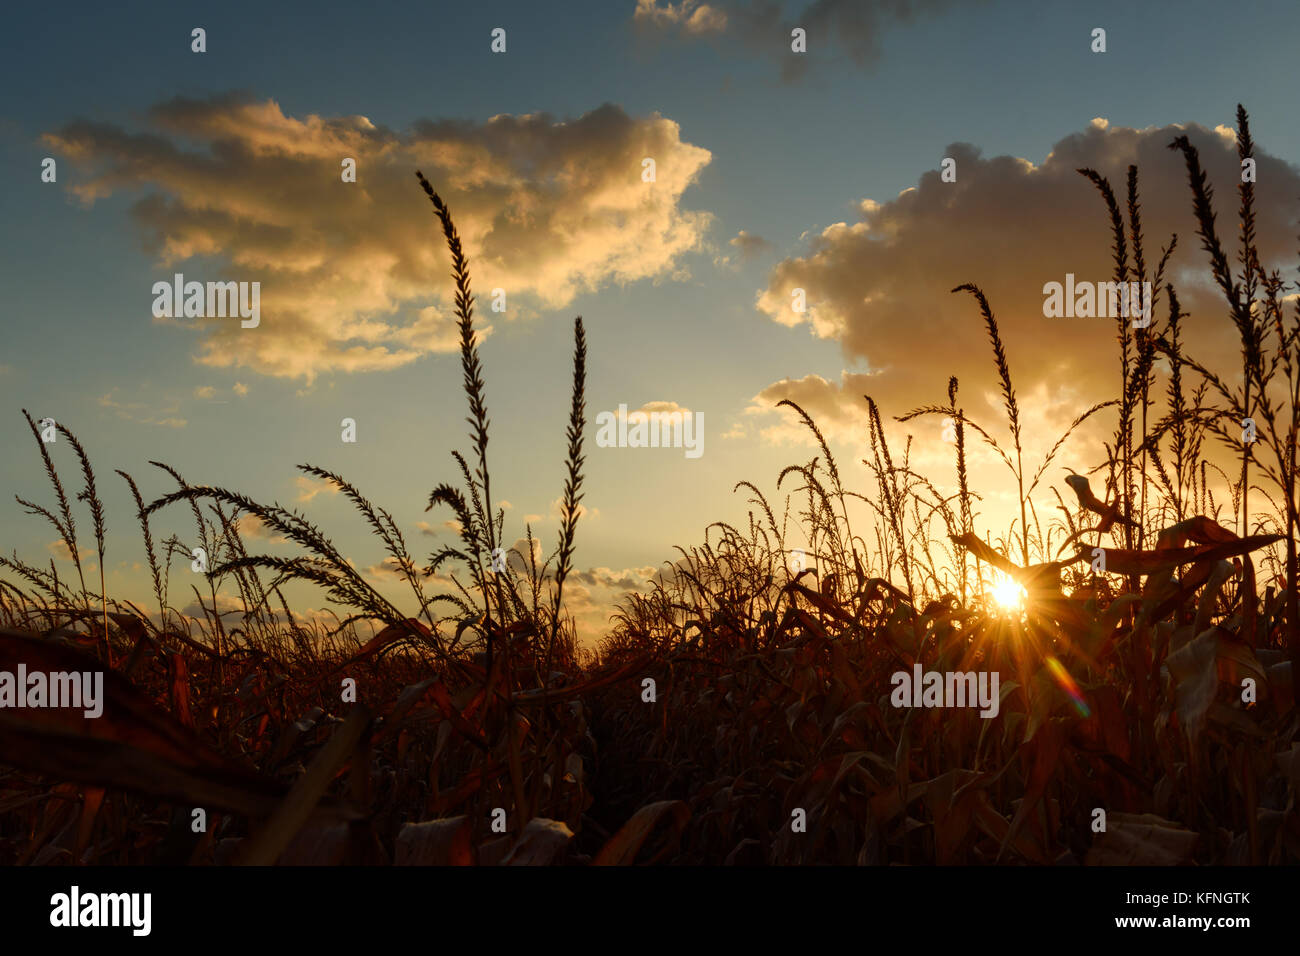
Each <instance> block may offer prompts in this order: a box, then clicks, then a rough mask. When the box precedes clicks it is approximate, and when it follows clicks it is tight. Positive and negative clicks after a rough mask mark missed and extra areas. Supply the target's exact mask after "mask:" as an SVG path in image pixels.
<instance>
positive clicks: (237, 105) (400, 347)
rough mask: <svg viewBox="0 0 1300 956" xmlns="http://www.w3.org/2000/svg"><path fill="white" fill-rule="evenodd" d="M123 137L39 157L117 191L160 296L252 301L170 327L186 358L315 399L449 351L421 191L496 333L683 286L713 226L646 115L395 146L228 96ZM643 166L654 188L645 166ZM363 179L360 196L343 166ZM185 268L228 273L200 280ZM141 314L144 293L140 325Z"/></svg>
mask: <svg viewBox="0 0 1300 956" xmlns="http://www.w3.org/2000/svg"><path fill="white" fill-rule="evenodd" d="M148 118H149V121H150V123H151V124H152V126H153V130H152V131H150V132H135V131H128V130H125V129H122V128H120V127H117V126H113V125H109V124H105V123H100V122H94V121H90V120H77V121H74V122H72V123H69V124H68V125H66V126H64V127H63V128H62V129H60V130H58V131H56V132H51V133H47V134H46V135H45V137H44V142H45V143H46V144H47V146H48V147H49V148H50V149H52V150H54V151H56V152H57V153H59V154H61V155H62V156H63V157H64V158H65V160H66V161H68V162H70V163H72V164H73V165H74V166H76V167H77V168H78V170H79V173H80V178H79V180H78V181H77V185H75V186H73V187H71V188H72V191H73V192H74V194H75V195H76V196H77V197H78V198H79V199H80V200H82V201H83V202H84V203H85V204H87V205H90V204H93V203H94V202H96V201H97V200H99V199H102V198H105V197H108V196H111V195H114V194H116V193H120V192H131V193H140V192H143V193H144V195H142V196H141V197H140V198H139V199H137V200H136V202H135V203H134V205H133V206H132V207H131V212H132V216H133V217H134V219H135V221H136V223H137V224H138V226H139V227H140V228H141V230H142V233H143V237H144V247H145V249H146V251H147V252H148V253H150V254H151V255H153V256H154V257H155V259H156V262H157V266H158V270H159V275H158V278H159V279H167V280H170V279H171V276H172V274H173V273H174V272H184V273H185V275H186V279H187V280H191V281H192V280H200V281H210V280H216V279H218V278H224V279H233V280H237V281H249V282H252V281H257V282H260V283H261V287H260V288H261V301H260V309H261V323H260V325H259V326H258V327H257V328H256V329H244V328H241V327H240V324H239V323H238V322H232V321H231V320H229V319H219V318H218V319H182V320H171V321H173V322H175V321H179V322H181V323H183V324H189V323H193V325H194V328H195V329H196V331H197V333H198V335H199V341H198V343H197V350H198V352H197V355H196V359H197V361H199V362H200V363H202V364H204V365H208V366H213V367H235V368H248V369H252V370H254V371H256V372H259V373H261V374H264V375H272V376H280V377H285V378H291V379H301V380H305V381H306V382H307V383H310V382H311V381H312V380H314V378H315V377H316V376H318V375H320V374H323V373H342V372H362V371H382V370H385V369H392V368H396V367H398V366H402V365H407V364H409V363H411V362H413V361H415V360H417V359H418V358H420V357H421V356H424V355H429V354H433V353H437V352H443V351H449V350H452V349H454V348H456V338H455V326H454V320H453V317H452V314H451V312H452V291H453V290H452V288H451V284H450V280H449V279H448V265H447V250H446V247H445V245H444V243H443V241H442V236H441V231H440V230H439V228H438V227H437V222H436V219H435V218H434V216H433V211H432V209H431V207H430V206H429V204H428V200H427V199H425V197H424V196H423V195H422V194H421V192H420V190H419V188H418V185H417V183H416V182H415V177H414V175H413V173H414V171H415V170H416V169H420V170H422V171H423V172H424V173H425V175H426V176H427V177H428V179H429V181H430V182H431V183H432V184H433V185H434V187H435V188H436V189H437V190H438V191H439V192H440V194H441V195H442V196H443V198H444V199H445V200H446V201H447V203H448V205H449V206H450V208H451V210H452V213H453V215H454V216H455V220H456V225H457V228H458V230H459V232H460V234H461V237H462V239H463V241H464V243H465V247H466V250H467V254H468V255H469V257H470V259H471V262H472V264H473V276H474V280H475V288H476V289H478V290H480V292H482V293H485V294H486V293H488V292H490V290H492V289H495V288H500V289H503V290H505V291H506V292H507V306H508V309H509V311H508V312H507V313H505V315H506V316H507V317H514V316H518V315H521V314H525V313H527V312H529V311H530V309H529V303H532V304H533V305H535V306H540V307H545V308H547V309H558V308H561V307H563V306H565V305H567V304H568V303H569V302H571V301H572V300H573V299H574V298H575V297H576V296H577V295H579V294H580V293H584V292H588V291H592V290H595V289H597V288H600V287H602V286H605V285H608V284H610V283H626V282H633V281H636V280H640V279H647V278H656V277H662V276H678V275H681V274H682V271H683V266H682V264H681V262H680V260H681V258H682V257H683V255H684V254H686V253H688V252H690V251H692V250H695V249H697V248H699V247H701V246H702V244H703V237H704V233H705V231H706V230H707V228H708V226H709V223H710V221H711V220H710V216H709V215H708V214H707V213H704V212H698V211H690V210H686V209H683V208H682V207H681V198H682V193H683V192H684V191H685V190H686V189H687V187H688V186H690V185H691V184H692V183H693V182H695V180H696V178H697V176H698V174H699V173H700V171H701V169H703V167H704V166H705V165H706V164H707V163H708V162H709V160H710V154H709V152H708V151H707V150H704V149H701V148H699V147H697V146H693V145H691V144H690V143H686V142H683V141H682V139H681V136H680V130H679V127H678V125H677V124H676V123H675V122H673V121H672V120H670V119H667V118H665V117H663V116H661V115H659V114H657V113H654V114H651V115H649V116H645V117H633V116H629V115H628V114H627V113H625V112H624V111H623V110H622V109H620V108H619V107H617V106H614V105H610V104H606V105H604V106H601V107H599V108H597V109H594V110H591V111H590V112H588V113H585V114H583V115H582V116H579V117H577V118H570V119H557V118H555V117H552V116H550V115H547V114H544V113H531V114H527V115H519V116H513V115H505V114H502V115H498V116H494V117H492V118H491V119H489V120H487V121H486V122H482V123H473V122H467V121H459V120H428V119H422V120H418V121H416V122H414V123H413V124H411V126H410V127H409V128H407V129H405V130H391V129H387V128H384V127H380V126H376V125H375V124H373V123H371V122H370V120H368V119H366V118H365V117H364V116H318V115H315V114H310V115H306V116H293V115H286V114H285V113H284V111H283V110H282V109H281V107H280V106H279V104H278V103H276V102H275V101H274V100H269V99H268V100H255V99H252V98H251V97H248V96H246V95H241V94H223V95H215V96H213V97H211V98H209V99H206V100H196V99H184V98H178V99H173V100H171V101H168V102H165V103H162V104H159V105H157V106H155V107H154V108H153V109H152V110H151V111H150V112H149V114H148ZM646 157H650V158H653V159H654V160H655V164H656V178H655V181H654V182H653V183H645V182H643V181H642V179H641V174H642V159H644V158H646ZM345 158H351V159H354V160H355V161H356V171H357V172H356V179H357V181H356V182H355V183H345V182H343V181H342V180H341V175H340V173H341V170H342V167H341V163H342V162H343V160H344V159H345ZM198 257H203V258H204V259H216V260H218V261H220V262H223V263H224V265H223V266H222V267H221V268H220V269H219V270H217V271H219V272H220V275H215V274H211V273H202V272H201V270H200V269H199V266H198V265H197V263H195V262H194V260H195V259H197V258H198ZM151 304H152V297H151V295H150V291H149V290H148V289H141V292H140V309H141V312H142V313H144V312H145V310H147V309H149V308H150V305H151Z"/></svg>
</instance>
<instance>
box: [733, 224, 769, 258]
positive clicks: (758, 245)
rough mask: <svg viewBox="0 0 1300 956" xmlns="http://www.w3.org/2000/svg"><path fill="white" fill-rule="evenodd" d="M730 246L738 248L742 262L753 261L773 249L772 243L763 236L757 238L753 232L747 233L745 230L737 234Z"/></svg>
mask: <svg viewBox="0 0 1300 956" xmlns="http://www.w3.org/2000/svg"><path fill="white" fill-rule="evenodd" d="M730 244H731V245H733V246H735V247H736V250H737V251H738V252H739V253H740V258H741V259H742V260H746V259H753V258H755V257H756V256H760V255H762V254H763V253H765V252H767V251H769V250H770V249H772V243H770V242H768V241H767V240H766V239H764V238H763V237H762V236H756V235H754V234H753V233H752V232H746V231H745V230H744V229H742V230H740V232H738V233H736V236H735V238H734V239H732V240H731V241H730Z"/></svg>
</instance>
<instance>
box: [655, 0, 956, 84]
mask: <svg viewBox="0 0 1300 956" xmlns="http://www.w3.org/2000/svg"><path fill="white" fill-rule="evenodd" d="M952 6H955V2H954V0H813V2H811V3H808V2H795V3H786V2H784V0H730V2H719V3H715V4H712V5H709V4H697V3H696V2H694V0H685V2H682V3H679V4H676V5H674V4H672V3H670V2H664V3H663V4H662V5H661V4H660V3H658V2H656V0H637V5H636V10H635V11H634V13H633V15H632V19H633V22H634V23H635V24H636V25H637V26H638V27H640V28H642V29H644V30H653V31H654V32H656V33H659V34H662V35H668V34H677V35H680V36H683V37H687V38H695V37H700V36H704V35H709V34H718V35H725V36H727V37H729V38H731V40H732V41H733V46H735V47H739V48H741V49H743V51H744V52H745V54H746V55H752V54H753V53H755V52H757V53H761V54H766V55H768V56H770V57H771V58H772V59H773V60H775V61H776V62H777V63H779V64H780V68H781V78H782V79H783V80H785V81H786V82H790V81H794V80H798V79H800V78H802V77H803V76H804V75H806V74H807V73H808V71H809V69H810V68H811V67H812V66H813V65H815V64H824V63H828V62H833V61H834V60H837V59H847V60H848V61H849V62H851V63H852V64H853V65H854V66H855V67H857V68H858V69H870V68H871V67H872V66H874V65H875V63H876V61H877V60H879V58H880V52H881V49H882V46H881V38H882V36H883V35H884V34H885V33H887V32H888V31H889V30H890V29H891V28H893V27H895V26H896V25H898V24H904V23H908V22H910V21H912V20H914V19H916V18H917V17H920V16H926V15H932V14H937V13H940V12H942V11H943V10H945V9H946V8H948V7H952ZM706 11H707V13H706ZM796 27H798V28H801V29H803V31H804V34H805V39H806V51H805V52H803V53H796V52H794V51H793V50H792V48H791V43H792V37H791V31H792V30H794V29H795V28H796Z"/></svg>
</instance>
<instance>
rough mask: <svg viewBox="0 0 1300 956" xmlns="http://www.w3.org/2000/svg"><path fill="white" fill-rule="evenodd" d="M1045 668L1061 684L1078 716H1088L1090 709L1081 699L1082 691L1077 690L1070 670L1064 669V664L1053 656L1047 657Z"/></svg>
mask: <svg viewBox="0 0 1300 956" xmlns="http://www.w3.org/2000/svg"><path fill="white" fill-rule="evenodd" d="M1047 669H1048V670H1049V671H1051V672H1052V677H1054V678H1055V679H1056V682H1057V683H1058V684H1060V685H1061V690H1063V691H1065V692H1066V694H1068V695H1069V697H1070V703H1072V704H1074V709H1075V710H1077V711H1078V712H1079V716H1080V717H1088V716H1089V715H1091V714H1092V709H1091V708H1090V707H1089V706H1088V704H1087V703H1086V702H1085V701H1084V699H1083V693H1082V692H1081V691H1080V690H1079V685H1078V684H1077V683H1075V680H1074V678H1073V677H1071V676H1070V672H1069V671H1067V670H1066V669H1065V665H1064V664H1062V663H1061V662H1060V661H1058V660H1057V659H1056V658H1055V657H1049V658H1047Z"/></svg>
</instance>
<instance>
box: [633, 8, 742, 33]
mask: <svg viewBox="0 0 1300 956" xmlns="http://www.w3.org/2000/svg"><path fill="white" fill-rule="evenodd" d="M632 20H633V22H634V23H635V24H636V25H637V26H638V27H641V28H645V29H653V30H659V31H665V32H667V31H678V30H679V31H681V32H682V33H683V34H685V35H687V36H703V35H705V34H709V33H721V32H722V31H723V30H725V29H726V28H727V14H726V13H725V12H724V11H723V10H721V9H719V8H718V7H715V6H711V5H710V4H707V3H700V2H699V0H682V2H680V3H676V4H674V3H671V2H667V0H665V2H664V3H663V4H662V5H660V3H659V2H658V0H637V3H636V11H635V12H634V13H633V14H632Z"/></svg>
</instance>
